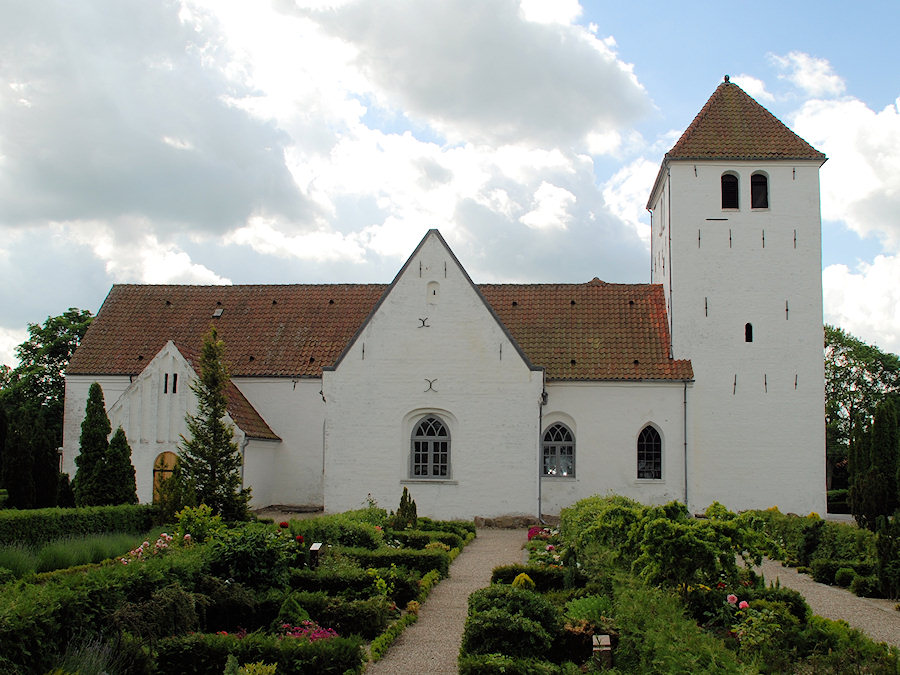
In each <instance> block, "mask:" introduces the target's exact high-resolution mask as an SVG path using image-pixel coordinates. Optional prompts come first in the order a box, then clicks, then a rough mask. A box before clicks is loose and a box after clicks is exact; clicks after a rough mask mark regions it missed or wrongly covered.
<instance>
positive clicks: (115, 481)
mask: <svg viewBox="0 0 900 675" xmlns="http://www.w3.org/2000/svg"><path fill="white" fill-rule="evenodd" d="M100 467H101V468H100V471H99V472H98V476H97V479H98V483H99V484H100V485H102V486H103V488H104V490H105V492H106V495H107V497H106V503H107V504H137V501H138V499H137V483H136V481H135V472H134V465H133V464H132V463H131V446H130V445H128V439H127V438H126V437H125V432H124V431H123V430H122V427H119V428H118V429H116V433H114V434H113V437H112V439H111V440H110V441H109V449H108V450H107V451H106V456H105V457H104V458H103V463H102V464H101V465H100Z"/></svg>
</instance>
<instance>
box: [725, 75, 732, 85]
mask: <svg viewBox="0 0 900 675" xmlns="http://www.w3.org/2000/svg"><path fill="white" fill-rule="evenodd" d="M729 82H731V78H730V77H728V76H727V75H726V76H725V84H728V83H729Z"/></svg>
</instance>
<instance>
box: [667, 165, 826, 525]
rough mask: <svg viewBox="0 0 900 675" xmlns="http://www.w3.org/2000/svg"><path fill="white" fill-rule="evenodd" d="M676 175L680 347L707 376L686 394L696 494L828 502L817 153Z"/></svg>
mask: <svg viewBox="0 0 900 675" xmlns="http://www.w3.org/2000/svg"><path fill="white" fill-rule="evenodd" d="M695 167H696V170H695ZM725 171H729V172H733V173H735V174H736V175H738V177H739V190H740V192H739V207H740V208H739V209H736V210H734V209H722V208H721V188H720V180H721V175H722V173H723V172H725ZM756 171H762V172H764V173H765V174H766V175H767V176H768V187H769V208H767V209H751V208H750V203H751V202H750V177H751V175H752V173H754V172H756ZM667 187H668V190H669V191H670V193H671V195H670V197H669V199H670V201H669V202H668V203H669V205H670V207H671V213H670V220H669V222H668V226H669V228H670V230H671V232H670V233H669V235H670V236H671V251H670V261H669V262H670V265H671V269H670V270H668V273H667V274H668V275H670V277H671V285H672V293H671V298H670V315H669V317H670V322H671V325H672V343H673V352H674V354H673V355H674V356H675V358H690V359H691V363H692V365H693V369H694V376H695V379H696V383H697V384H696V386H695V393H694V396H693V405H690V404H689V420H690V427H689V432H688V436H689V448H690V453H691V455H690V457H689V461H690V464H691V465H692V466H694V467H696V471H693V472H692V473H691V485H690V486H689V494H691V495H692V501H693V502H694V503H693V504H692V505H691V506H692V508H702V507H704V506H706V505H707V504H708V503H709V502H711V501H713V500H714V499H717V500H719V501H721V502H723V503H724V504H726V505H727V506H729V507H732V508H756V507H761V508H765V507H769V506H772V505H778V506H779V508H781V509H782V510H789V511H795V512H803V513H806V512H809V511H812V510H814V511H817V512H819V513H821V512H823V511H824V509H825V492H824V490H825V488H824V486H825V473H824V472H825V468H824V447H825V435H824V434H825V430H824V413H823V410H824V390H823V381H824V373H823V354H822V289H821V228H820V220H819V187H818V163H817V162H787V161H780V162H705V163H693V162H672V163H671V164H670V180H669V183H668V186H667ZM657 207H658V209H660V208H662V206H661V205H657ZM669 235H667V237H668V236H669ZM667 237H666V238H667ZM662 281H663V283H664V284H668V283H669V276H666V277H665V278H664V279H662ZM747 324H750V325H751V326H752V342H748V341H746V333H745V327H746V325H747ZM691 439H692V440H691Z"/></svg>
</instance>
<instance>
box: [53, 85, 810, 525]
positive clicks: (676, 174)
mask: <svg viewBox="0 0 900 675" xmlns="http://www.w3.org/2000/svg"><path fill="white" fill-rule="evenodd" d="M824 162H825V156H824V155H823V154H822V153H820V152H818V151H817V150H815V149H814V148H812V147H811V146H810V145H809V144H807V143H806V142H805V141H803V140H802V139H801V138H799V137H798V136H796V135H795V134H794V133H793V132H791V131H790V130H789V129H788V128H787V127H786V126H784V125H783V124H782V123H781V122H780V121H778V120H777V119H776V118H775V117H774V116H773V115H772V114H771V113H769V112H768V111H767V110H765V109H764V108H763V107H762V106H760V105H759V104H758V103H757V102H756V101H754V100H753V99H752V98H751V97H750V96H748V95H747V94H746V93H745V92H744V91H742V90H741V89H740V88H739V87H738V86H737V85H735V84H733V83H731V82H729V81H728V78H727V77H726V78H725V81H724V82H723V83H722V84H720V85H719V87H718V88H717V89H716V91H715V92H714V93H713V95H712V97H711V98H710V99H709V101H708V102H707V103H706V105H705V106H704V107H703V109H702V110H701V111H700V113H699V114H698V115H697V117H696V118H695V119H694V121H693V122H692V123H691V125H690V126H689V127H688V129H687V130H686V131H685V132H684V134H683V135H682V136H681V138H680V139H679V141H678V142H677V143H676V144H675V146H674V147H673V148H672V149H671V150H670V151H669V152H668V153H667V154H666V156H665V158H664V159H663V162H662V166H661V167H660V171H659V174H658V176H657V179H656V182H655V183H654V185H653V188H652V191H651V193H650V198H649V202H648V204H647V208H648V210H649V211H650V213H651V231H652V243H651V259H652V267H651V268H652V276H651V280H650V281H651V283H648V284H616V283H607V282H604V281H600V280H599V279H597V278H594V279H592V280H590V281H587V282H586V283H571V284H476V283H474V282H473V280H472V279H471V278H470V277H469V275H468V273H467V272H466V270H465V268H464V267H463V265H462V264H461V263H460V261H459V260H458V259H457V258H456V256H455V255H454V253H453V251H452V250H451V249H450V247H449V246H448V244H447V242H446V241H445V240H444V238H443V237H442V236H441V234H440V233H439V232H438V231H437V230H430V231H428V233H427V234H426V235H425V237H424V238H423V239H422V241H421V242H420V243H419V245H418V246H417V247H416V249H415V250H414V251H413V252H412V255H411V256H410V257H409V259H408V260H407V261H406V263H405V264H404V265H403V267H402V268H401V269H400V271H399V272H398V273H397V276H396V277H395V278H394V280H393V281H392V282H391V283H390V284H388V285H381V284H336V285H335V284H329V285H309V284H294V285H234V286H186V285H131V284H116V285H115V286H113V288H112V290H111V291H110V293H109V295H108V296H107V298H106V300H105V301H104V303H103V306H102V307H101V308H100V311H99V313H98V314H97V316H96V318H95V319H94V322H93V323H92V324H91V327H90V328H89V329H88V331H87V334H86V335H85V337H84V340H83V341H82V343H81V346H80V347H79V348H78V350H77V351H76V352H75V354H74V356H73V358H72V360H71V362H70V364H69V368H68V371H67V374H66V404H65V406H66V407H65V430H64V449H63V453H64V454H63V461H64V471H67V472H69V474H70V475H74V472H75V463H74V459H75V456H76V455H77V454H78V442H79V434H80V426H81V421H82V419H83V418H84V409H85V404H86V401H87V393H88V389H89V387H90V385H91V383H92V382H99V383H100V385H101V386H102V388H103V392H104V395H105V399H106V405H107V410H108V414H109V418H110V421H111V424H112V428H113V429H116V428H117V427H118V426H121V427H122V428H123V429H124V431H125V434H126V436H127V437H128V440H129V443H130V445H131V447H132V451H133V453H132V462H133V464H134V466H135V469H136V473H137V487H138V497H139V498H140V500H141V501H142V502H149V501H151V500H152V499H153V498H154V495H155V491H156V488H157V486H158V483H159V481H160V479H162V478H164V477H165V476H167V475H168V474H169V473H170V472H171V469H172V467H173V466H174V462H175V460H176V455H177V452H178V448H179V443H180V440H181V435H183V434H185V435H186V434H187V427H186V424H185V415H186V414H187V413H188V412H191V411H193V410H194V409H195V407H196V398H195V396H194V394H193V392H192V391H191V388H190V383H191V382H192V381H193V380H194V379H195V378H196V377H197V374H198V371H199V358H198V353H199V349H200V345H201V342H202V340H203V336H204V335H205V334H206V333H207V332H208V330H209V327H210V324H213V325H215V326H216V329H217V331H218V334H219V336H220V337H221V338H222V340H223V341H224V342H225V346H226V362H227V365H228V368H229V371H230V373H231V381H230V383H229V385H228V390H227V395H228V419H229V422H230V423H231V424H232V425H233V427H234V430H235V439H236V441H237V443H238V446H239V448H240V452H241V454H242V456H243V468H242V472H243V475H242V479H243V484H244V485H245V486H246V487H250V488H252V503H251V504H252V506H254V507H263V506H267V505H271V504H281V505H293V506H304V507H319V508H322V507H323V508H324V509H325V510H326V511H327V512H336V511H343V510H347V509H352V508H359V507H361V506H364V505H365V503H366V500H367V498H369V497H371V498H374V499H376V500H377V502H378V503H379V504H381V505H382V506H385V507H388V508H390V507H391V506H393V505H395V504H396V503H397V501H398V499H399V496H400V493H401V492H402V490H403V488H404V487H407V488H409V491H410V493H411V495H412V497H413V499H415V500H416V503H417V506H418V510H419V513H420V514H421V515H428V516H433V517H437V518H465V519H471V518H472V517H474V516H485V517H496V516H500V515H532V516H538V515H541V514H558V513H559V511H560V510H561V509H562V508H564V507H566V506H568V505H570V504H572V503H574V502H575V501H577V500H578V499H581V498H584V497H588V496H591V495H595V494H608V493H615V494H621V495H626V496H629V497H632V498H634V499H637V500H639V501H641V502H645V503H662V502H667V501H670V500H679V501H683V502H685V503H687V504H688V507H689V508H690V509H691V510H692V511H699V510H703V509H705V507H706V506H708V505H709V504H710V503H711V502H713V501H715V500H718V501H719V502H722V503H723V504H725V505H726V506H728V507H729V508H732V509H744V508H767V507H770V506H775V505H777V506H778V507H779V508H780V509H781V510H782V511H794V512H797V513H808V512H810V511H817V512H819V513H822V512H824V510H825V426H824V369H823V337H822V283H821V225H820V215H819V168H820V167H821V166H822V164H823V163H824Z"/></svg>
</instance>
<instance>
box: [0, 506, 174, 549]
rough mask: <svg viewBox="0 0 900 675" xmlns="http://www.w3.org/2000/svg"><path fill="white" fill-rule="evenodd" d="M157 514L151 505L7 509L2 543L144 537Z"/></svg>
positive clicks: (1, 520)
mask: <svg viewBox="0 0 900 675" xmlns="http://www.w3.org/2000/svg"><path fill="white" fill-rule="evenodd" d="M156 514H157V508H156V507H155V506H153V505H152V504H123V505H121V506H87V507H83V508H78V509H60V508H49V509H33V510H28V511H16V510H4V511H0V544H25V545H29V546H32V545H39V544H45V543H47V542H49V541H53V540H55V539H64V538H66V537H78V536H81V535H87V534H101V533H106V532H129V533H131V532H134V533H136V534H143V533H144V532H147V531H149V530H150V529H151V528H152V527H153V525H154V520H155V518H156Z"/></svg>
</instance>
